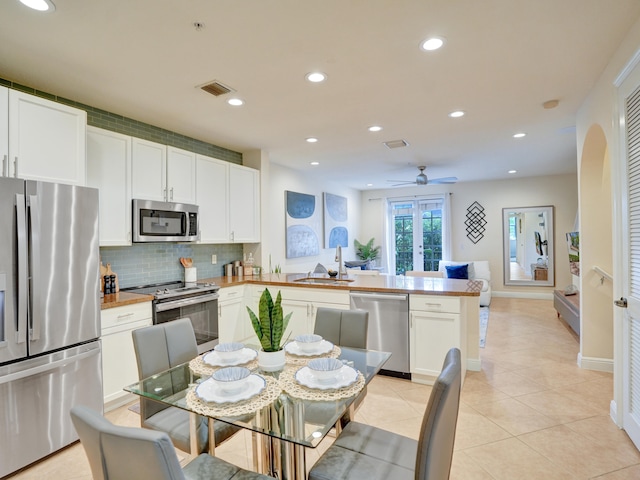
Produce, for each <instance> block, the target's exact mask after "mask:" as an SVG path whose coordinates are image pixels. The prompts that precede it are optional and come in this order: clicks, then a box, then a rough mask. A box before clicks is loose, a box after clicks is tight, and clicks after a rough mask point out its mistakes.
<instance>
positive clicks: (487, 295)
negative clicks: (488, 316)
mask: <svg viewBox="0 0 640 480" xmlns="http://www.w3.org/2000/svg"><path fill="white" fill-rule="evenodd" d="M465 264H468V265H469V267H468V270H467V271H468V273H469V280H481V281H482V291H481V292H480V306H481V307H488V306H489V304H490V303H491V270H490V269H489V262H488V261H487V260H469V261H468V262H454V261H451V260H440V266H439V268H438V271H440V272H442V273H443V276H444V277H445V278H446V277H447V269H446V267H447V266H448V265H465Z"/></svg>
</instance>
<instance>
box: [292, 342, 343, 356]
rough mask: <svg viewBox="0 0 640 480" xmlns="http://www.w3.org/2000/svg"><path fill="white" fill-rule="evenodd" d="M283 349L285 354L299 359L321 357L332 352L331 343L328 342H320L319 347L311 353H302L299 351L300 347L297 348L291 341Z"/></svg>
mask: <svg viewBox="0 0 640 480" xmlns="http://www.w3.org/2000/svg"><path fill="white" fill-rule="evenodd" d="M284 349H285V351H286V352H287V353H290V354H291V355H297V356H300V357H314V356H316V355H322V354H323V353H329V352H330V351H331V350H333V343H331V342H330V341H328V340H322V341H321V342H320V345H318V348H316V349H315V350H313V351H311V352H303V351H302V350H300V347H299V346H298V344H297V343H296V342H295V341H293V342H289V343H287V344H286V345H285V346H284Z"/></svg>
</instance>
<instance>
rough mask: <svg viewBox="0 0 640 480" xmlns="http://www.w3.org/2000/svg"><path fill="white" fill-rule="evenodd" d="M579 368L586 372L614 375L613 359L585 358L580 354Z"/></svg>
mask: <svg viewBox="0 0 640 480" xmlns="http://www.w3.org/2000/svg"><path fill="white" fill-rule="evenodd" d="M578 366H579V367H580V368H584V369H585V370H595V371H597V372H608V373H613V359H611V358H596V357H583V356H582V353H578Z"/></svg>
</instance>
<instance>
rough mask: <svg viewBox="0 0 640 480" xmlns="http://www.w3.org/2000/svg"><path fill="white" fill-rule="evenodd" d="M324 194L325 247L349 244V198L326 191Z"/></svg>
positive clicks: (346, 245)
mask: <svg viewBox="0 0 640 480" xmlns="http://www.w3.org/2000/svg"><path fill="white" fill-rule="evenodd" d="M323 196H324V248H335V247H337V246H338V245H340V246H341V247H348V246H349V230H348V228H347V226H348V225H347V220H348V219H349V216H348V212H347V199H346V197H341V196H340V195H334V194H332V193H327V192H325V193H324V194H323Z"/></svg>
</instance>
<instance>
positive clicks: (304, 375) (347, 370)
mask: <svg viewBox="0 0 640 480" xmlns="http://www.w3.org/2000/svg"><path fill="white" fill-rule="evenodd" d="M295 378H296V381H297V382H298V383H299V384H300V385H304V386H305V387H309V388H315V389H317V390H329V389H332V388H343V387H348V386H349V385H351V384H352V383H354V382H355V381H356V380H357V379H358V371H357V370H356V369H355V368H352V367H350V366H349V365H345V366H343V367H342V368H341V369H340V370H338V372H337V373H336V376H335V377H334V378H330V379H327V380H323V381H319V380H318V379H317V378H316V376H315V375H314V374H313V370H311V369H310V368H309V367H302V368H301V369H300V370H298V371H297V372H296V375H295Z"/></svg>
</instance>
